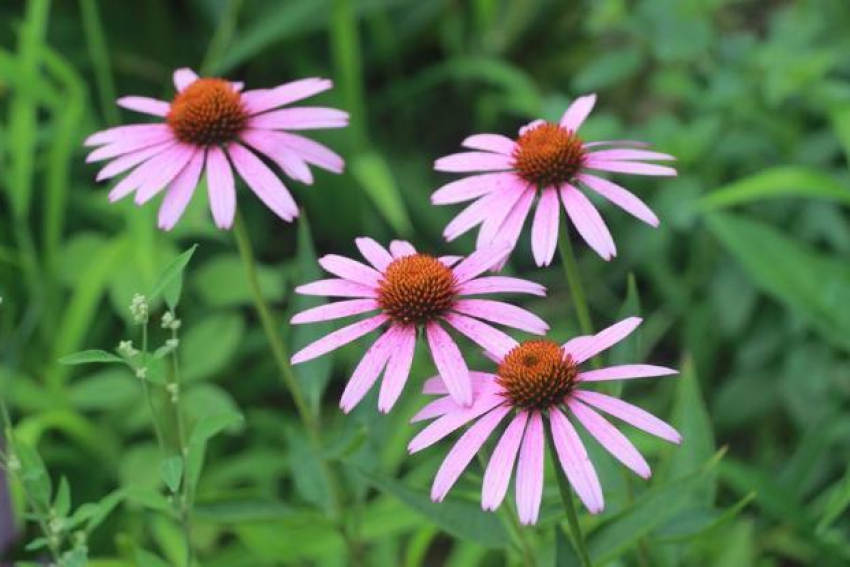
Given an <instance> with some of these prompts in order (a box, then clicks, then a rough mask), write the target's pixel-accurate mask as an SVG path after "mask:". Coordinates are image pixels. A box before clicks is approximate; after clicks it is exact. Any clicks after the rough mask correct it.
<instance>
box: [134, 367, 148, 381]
mask: <svg viewBox="0 0 850 567" xmlns="http://www.w3.org/2000/svg"><path fill="white" fill-rule="evenodd" d="M147 377H148V367H147V366H140V367H138V368H136V378H138V379H139V380H146V379H147Z"/></svg>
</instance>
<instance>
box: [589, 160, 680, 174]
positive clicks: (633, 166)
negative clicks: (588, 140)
mask: <svg viewBox="0 0 850 567" xmlns="http://www.w3.org/2000/svg"><path fill="white" fill-rule="evenodd" d="M585 165H586V167H587V169H597V170H600V171H610V172H612V173H631V174H634V175H658V176H662V177H675V176H676V175H677V174H676V170H675V169H673V168H672V167H667V166H666V165H656V164H654V163H636V162H632V161H608V160H594V159H591V158H590V157H588V159H587V163H586V164H585Z"/></svg>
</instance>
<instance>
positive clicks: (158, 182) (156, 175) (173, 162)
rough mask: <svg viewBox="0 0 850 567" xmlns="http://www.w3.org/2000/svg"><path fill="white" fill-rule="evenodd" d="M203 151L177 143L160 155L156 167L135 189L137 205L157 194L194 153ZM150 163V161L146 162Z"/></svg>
mask: <svg viewBox="0 0 850 567" xmlns="http://www.w3.org/2000/svg"><path fill="white" fill-rule="evenodd" d="M198 153H200V154H202V155H203V153H204V150H203V149H199V148H196V147H194V146H188V145H184V144H180V145H178V146H177V147H176V148H174V149H173V150H171V151H169V152H168V153H167V154H164V155H162V157H161V158H159V159H158V160H156V161H157V163H158V166H159V167H158V169H157V170H156V171H155V172H152V173H151V174H150V175H148V176H147V177H146V178H145V180H144V181H142V182H141V183H140V184H139V187H138V188H137V189H136V197H135V199H134V200H135V202H136V204H137V205H142V204H144V203H147V202H148V201H149V200H151V199H152V198H154V197H155V196H156V195H158V194H159V192H160V191H162V190H163V189H165V187H166V186H167V185H168V184H169V183H171V182H172V181H173V180H174V178H175V177H177V175H178V174H179V173H180V172H181V171H183V168H184V167H186V164H188V163H189V160H191V159H192V158H193V157H194V156H195V155H196V154H198ZM148 163H150V162H148Z"/></svg>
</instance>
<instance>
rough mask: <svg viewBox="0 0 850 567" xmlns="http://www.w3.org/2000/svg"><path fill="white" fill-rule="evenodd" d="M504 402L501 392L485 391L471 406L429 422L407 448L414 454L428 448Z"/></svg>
mask: <svg viewBox="0 0 850 567" xmlns="http://www.w3.org/2000/svg"><path fill="white" fill-rule="evenodd" d="M503 402H504V398H503V397H502V396H501V395H500V394H496V393H494V392H484V393H482V394H480V395H479V396H477V397H476V398H475V402H474V403H473V404H472V405H471V406H470V407H468V408H462V409H461V410H460V411H456V412H452V413H448V414H446V415H444V416H443V417H441V418H439V419H437V420H435V421H432V422H431V423H429V424H428V426H427V427H425V429H423V430H422V431H420V432H419V433H418V434H417V435H416V437H414V438H413V439H412V440H411V441H410V443H409V444H408V445H407V450H408V451H409V452H410V453H411V454H413V453H417V452H419V451H421V450H422V449H426V448H428V447H430V446H431V445H433V444H434V443H436V442H438V441H440V440H441V439H443V438H445V437H446V436H448V435H451V434H452V433H453V432H454V431H456V430H457V429H459V428H461V427H463V426H464V425H466V424H467V423H469V422H470V421H472V420H473V419H476V418H477V417H479V416H481V415H483V414H485V413H487V412H488V411H490V410H491V409H493V408H494V407H496V406H497V405H500V404H502V403H503Z"/></svg>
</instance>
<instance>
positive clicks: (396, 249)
mask: <svg viewBox="0 0 850 567" xmlns="http://www.w3.org/2000/svg"><path fill="white" fill-rule="evenodd" d="M390 252H391V253H392V255H393V258H395V259H396V260H398V259H399V258H404V257H405V256H413V255H414V254H416V248H414V247H413V244H411V243H410V242H407V241H406V240H393V241H392V242H390Z"/></svg>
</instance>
